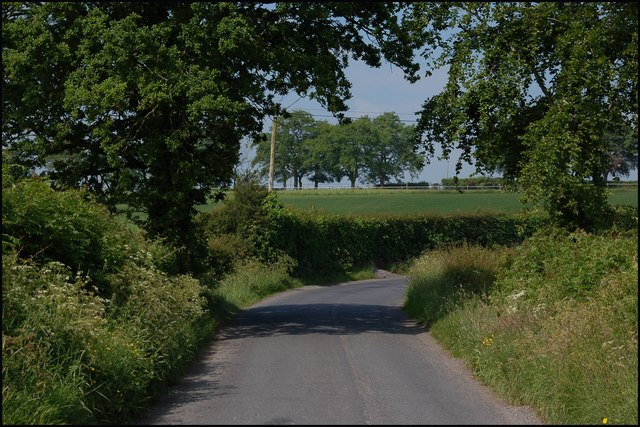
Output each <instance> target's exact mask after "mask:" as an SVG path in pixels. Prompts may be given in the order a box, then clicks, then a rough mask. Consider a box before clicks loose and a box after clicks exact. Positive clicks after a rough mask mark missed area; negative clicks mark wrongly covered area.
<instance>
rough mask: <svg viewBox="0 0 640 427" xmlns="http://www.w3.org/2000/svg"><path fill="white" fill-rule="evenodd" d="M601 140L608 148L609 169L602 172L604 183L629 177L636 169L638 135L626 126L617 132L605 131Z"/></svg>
mask: <svg viewBox="0 0 640 427" xmlns="http://www.w3.org/2000/svg"><path fill="white" fill-rule="evenodd" d="M603 138H604V139H605V142H606V144H607V146H608V148H609V150H608V152H609V167H608V168H607V169H606V170H605V171H604V172H603V175H604V179H605V181H608V179H609V175H610V174H611V175H612V176H613V177H614V179H620V177H621V176H629V174H630V173H631V171H632V170H636V169H638V133H637V132H634V131H633V130H631V129H630V128H629V127H628V126H627V127H625V128H623V129H619V130H618V131H612V130H606V131H605V132H604V135H603Z"/></svg>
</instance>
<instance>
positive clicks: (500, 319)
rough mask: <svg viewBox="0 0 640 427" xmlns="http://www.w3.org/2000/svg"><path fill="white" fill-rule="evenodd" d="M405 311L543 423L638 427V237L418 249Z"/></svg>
mask: <svg viewBox="0 0 640 427" xmlns="http://www.w3.org/2000/svg"><path fill="white" fill-rule="evenodd" d="M408 274H409V277H410V284H409V288H408V293H407V296H406V300H405V310H406V312H407V313H408V314H409V315H410V316H411V317H413V318H415V319H418V320H420V321H422V322H423V323H424V324H425V326H426V327H427V328H428V329H429V330H430V331H431V334H432V335H433V336H434V337H435V338H436V339H437V340H438V341H439V342H440V343H442V344H443V346H444V347H446V348H447V349H448V350H449V351H450V352H451V353H452V355H453V356H454V357H457V358H460V359H462V360H463V361H464V362H465V363H466V365H467V366H468V367H469V368H471V369H472V371H473V373H474V374H475V376H476V377H477V378H478V379H479V380H481V381H482V382H484V383H486V384H487V385H489V386H490V387H491V388H493V389H494V390H495V391H496V392H497V393H498V394H499V395H501V396H502V397H504V398H505V399H506V400H508V401H509V402H511V403H512V404H516V405H530V406H532V407H533V408H535V409H536V410H537V411H538V413H539V414H540V415H541V416H542V417H543V418H544V419H545V420H546V421H547V422H549V423H551V424H600V423H605V424H606V423H608V424H633V425H637V424H638V238H637V234H635V235H624V234H620V235H615V234H610V235H600V236H597V235H588V234H585V233H580V232H577V233H572V234H567V233H563V232H557V231H550V230H545V231H544V232H541V233H538V234H537V235H535V236H534V237H532V238H530V239H528V240H527V241H526V242H525V243H524V244H522V245H521V246H519V247H517V248H513V249H486V248H479V247H470V246H462V247H455V248H453V247H452V248H450V249H447V250H436V251H432V252H427V253H425V254H424V255H423V256H422V257H420V258H419V259H417V260H416V261H415V262H414V263H413V265H412V266H411V267H410V268H409V271H408Z"/></svg>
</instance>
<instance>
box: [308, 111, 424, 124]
mask: <svg viewBox="0 0 640 427" xmlns="http://www.w3.org/2000/svg"><path fill="white" fill-rule="evenodd" d="M354 112H355V111H354ZM380 114H383V113H380ZM309 115H310V116H311V117H330V118H331V117H333V118H335V116H333V115H329V114H326V115H325V114H311V113H309ZM344 117H346V118H349V119H359V118H361V117H362V116H355V117H350V116H344ZM398 120H399V121H401V122H405V123H418V121H417V120H405V119H400V118H398Z"/></svg>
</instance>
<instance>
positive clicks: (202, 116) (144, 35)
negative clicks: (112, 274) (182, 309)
mask: <svg viewBox="0 0 640 427" xmlns="http://www.w3.org/2000/svg"><path fill="white" fill-rule="evenodd" d="M400 8H401V4H396V3H394V2H387V3H323V2H304V3H295V2H294V3H292V2H286V3H276V4H270V5H265V4H262V3H254V2H239V3H225V2H63V3H56V2H42V3H30V2H29V3H7V2H4V3H2V24H3V25H2V36H3V46H2V78H3V90H2V108H3V124H2V139H3V150H7V152H8V153H10V158H11V159H13V161H14V162H16V163H20V164H24V165H28V166H29V167H32V168H35V169H37V170H44V171H45V173H47V174H48V175H49V177H50V178H51V179H52V180H53V182H55V183H57V184H58V185H59V186H70V187H79V186H85V187H87V188H89V189H90V190H91V191H93V192H94V193H96V194H97V195H99V196H100V199H101V200H102V201H103V202H104V203H106V204H108V205H109V206H111V208H112V209H113V208H114V207H115V206H116V204H119V203H124V204H126V205H128V206H130V207H131V208H132V209H134V210H137V209H141V210H143V211H144V212H146V214H147V216H148V221H147V222H146V224H145V226H146V228H147V229H148V230H149V231H150V233H151V234H153V235H160V236H165V237H166V238H168V239H169V240H170V241H171V242H172V243H175V244H176V245H183V246H185V247H186V248H187V250H190V249H189V248H190V242H192V241H193V239H194V235H193V234H194V227H193V221H192V219H193V216H194V214H195V209H194V207H195V205H198V204H201V203H204V202H205V200H206V197H207V196H208V195H209V194H210V193H211V190H212V188H214V187H216V186H218V185H221V184H224V183H227V182H228V181H229V180H230V178H231V175H232V173H233V168H234V166H235V164H236V163H237V160H238V156H239V146H240V140H241V138H242V137H243V136H247V135H250V136H252V137H256V136H257V135H259V133H260V132H261V130H262V129H261V128H262V122H263V119H264V118H265V117H266V116H269V115H271V116H273V115H274V114H275V113H276V112H278V111H280V110H281V106H280V105H279V104H278V102H276V101H275V97H276V96H280V95H284V94H286V93H288V92H289V91H291V90H293V91H295V92H297V93H298V94H300V95H308V96H309V97H311V98H314V99H317V100H318V101H320V102H321V104H322V105H323V106H326V108H328V109H329V110H330V111H331V112H333V113H336V114H337V113H338V112H340V111H344V110H346V104H345V102H344V101H345V100H346V99H348V98H349V97H350V95H351V94H350V91H349V87H350V84H349V82H348V80H347V79H346V77H345V74H344V69H345V68H346V66H347V65H348V63H349V60H350V58H354V59H359V60H363V61H364V62H366V63H367V64H369V65H371V66H375V67H379V66H380V64H381V58H383V57H384V58H386V59H387V60H388V61H389V62H391V63H393V64H395V65H397V66H399V67H400V68H401V69H403V70H404V71H405V72H406V75H407V76H408V78H409V79H410V80H415V79H417V75H416V72H417V69H418V66H417V64H415V63H414V62H413V58H412V54H413V48H414V47H415V44H414V43H413V41H412V39H410V38H409V34H408V32H407V31H406V30H405V28H404V27H403V25H402V23H401V22H399V21H398V20H397V19H396V18H395V15H396V13H397V12H398V11H399V10H400Z"/></svg>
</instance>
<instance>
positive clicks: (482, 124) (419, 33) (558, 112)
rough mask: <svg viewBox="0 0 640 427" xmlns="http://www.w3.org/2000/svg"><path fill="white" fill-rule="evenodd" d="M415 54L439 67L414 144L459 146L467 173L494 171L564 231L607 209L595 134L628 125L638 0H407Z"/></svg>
mask: <svg viewBox="0 0 640 427" xmlns="http://www.w3.org/2000/svg"><path fill="white" fill-rule="evenodd" d="M411 8H412V11H413V13H414V15H413V17H414V19H413V21H411V23H408V24H407V25H413V29H414V31H415V33H414V34H415V35H416V37H418V38H420V39H421V40H422V43H423V46H424V49H423V50H422V53H421V54H422V55H423V56H424V57H425V59H426V60H427V61H428V63H429V65H430V66H432V67H442V66H447V67H448V68H449V79H448V82H447V84H446V86H445V89H444V90H443V92H442V93H440V94H438V95H436V96H434V97H431V98H429V99H427V100H426V101H425V103H424V105H423V110H422V112H421V115H420V119H419V122H418V125H417V128H416V130H417V134H418V139H419V141H418V142H419V144H420V145H421V146H422V147H423V148H424V149H425V151H426V153H428V154H431V155H433V152H434V146H435V144H439V145H441V147H442V149H443V152H444V154H445V155H447V154H449V153H450V152H451V150H452V149H453V148H459V149H460V150H461V151H462V156H461V158H460V160H459V161H458V164H457V171H459V170H460V168H461V162H462V160H465V161H469V163H471V162H470V160H471V159H472V158H473V159H474V162H475V164H476V167H477V169H478V172H481V173H482V172H483V171H487V172H492V171H495V170H501V171H502V172H503V175H504V177H505V179H507V180H509V181H511V182H512V183H517V186H518V187H520V188H521V189H522V190H524V192H525V197H526V198H527V199H529V200H533V201H539V202H542V203H543V204H544V206H545V207H546V208H547V209H548V211H549V213H550V214H551V216H552V218H553V219H555V220H557V221H558V222H559V223H561V224H564V225H566V226H568V227H581V228H585V229H593V228H597V227H598V226H599V225H600V224H602V223H603V221H604V220H605V219H606V217H607V216H608V213H609V211H610V207H609V206H608V204H607V197H606V191H605V186H606V177H605V176H604V173H603V172H605V171H607V170H608V169H609V168H610V159H611V157H610V154H609V142H607V139H606V138H604V137H603V136H604V132H605V130H607V129H611V128H614V129H619V128H621V127H622V126H625V125H626V126H629V127H630V129H631V130H632V132H633V133H635V135H637V129H638V127H637V124H638V114H637V111H638V48H637V46H638V4H637V3H631V2H622V3H614V2H599V3H596V2H593V3H591V2H586V3H579V2H571V3H564V2H541V3H520V2H500V3H482V2H481V3H415V4H412V5H411Z"/></svg>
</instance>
